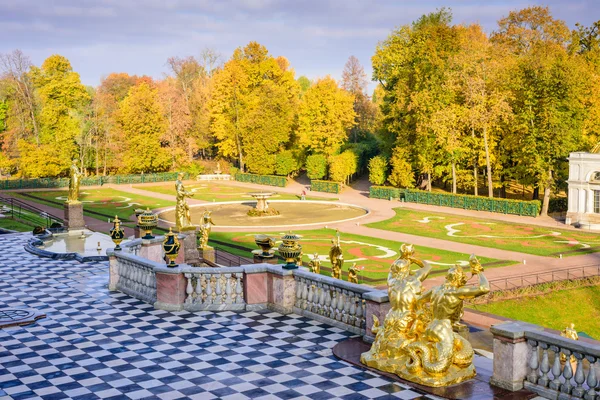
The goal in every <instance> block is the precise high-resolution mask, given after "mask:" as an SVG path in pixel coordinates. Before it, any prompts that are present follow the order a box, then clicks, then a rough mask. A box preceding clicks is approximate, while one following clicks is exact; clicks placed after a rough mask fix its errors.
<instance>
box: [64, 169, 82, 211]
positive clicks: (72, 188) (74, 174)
mask: <svg viewBox="0 0 600 400" xmlns="http://www.w3.org/2000/svg"><path fill="white" fill-rule="evenodd" d="M69 178H70V179H69V195H68V197H67V203H78V202H79V185H80V184H81V172H79V168H77V160H73V163H72V164H71V168H70V175H69Z"/></svg>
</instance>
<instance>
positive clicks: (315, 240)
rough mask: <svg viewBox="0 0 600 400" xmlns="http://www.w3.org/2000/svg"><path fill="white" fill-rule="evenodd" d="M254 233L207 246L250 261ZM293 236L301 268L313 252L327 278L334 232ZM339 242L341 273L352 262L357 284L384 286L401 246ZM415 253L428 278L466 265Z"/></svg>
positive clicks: (488, 261)
mask: <svg viewBox="0 0 600 400" xmlns="http://www.w3.org/2000/svg"><path fill="white" fill-rule="evenodd" d="M258 233H260V232H254V233H246V232H212V233H211V236H210V240H209V243H210V244H211V246H215V247H218V248H222V249H223V250H226V251H228V252H230V253H233V254H236V255H240V256H242V257H247V258H251V257H252V254H251V253H250V251H252V250H255V249H257V248H258V247H257V246H256V244H255V243H254V235H256V234H258ZM295 233H297V234H299V235H301V236H302V239H301V240H300V244H301V245H302V251H303V254H304V255H303V257H302V261H303V262H304V265H308V262H309V261H310V260H311V259H312V257H313V255H314V253H315V252H317V253H319V256H320V258H321V260H322V262H321V273H322V274H324V275H330V272H331V271H330V269H331V263H330V262H329V261H328V260H327V257H328V254H329V249H330V248H331V239H332V238H334V237H335V230H333V229H319V230H309V231H298V232H295ZM283 234H284V233H283V232H281V233H272V234H271V236H273V237H274V238H276V239H277V244H276V245H275V247H277V246H278V245H279V244H280V243H281V240H280V237H281V236H282V235H283ZM340 238H341V247H342V250H343V252H344V260H345V261H344V267H343V271H344V272H347V271H348V267H350V266H351V265H352V264H353V263H355V262H356V263H357V265H358V266H359V267H360V266H364V267H365V268H364V270H362V271H361V272H360V273H359V279H360V283H366V284H371V285H379V284H384V283H385V281H386V279H387V274H388V271H389V268H390V265H391V263H392V262H393V261H394V260H395V259H396V258H397V257H398V253H397V252H398V249H399V248H400V245H401V243H399V242H394V241H391V240H384V239H378V238H371V237H367V236H360V235H353V234H349V233H344V232H342V233H340ZM415 249H416V256H417V257H418V258H422V259H425V260H428V261H430V262H431V263H432V266H433V272H432V276H434V275H438V274H443V273H445V272H446V271H447V269H448V268H449V267H451V266H452V265H454V263H455V262H457V261H462V262H463V263H467V262H468V259H469V255H468V254H466V253H455V252H451V251H446V250H439V249H433V248H428V247H421V246H415ZM480 261H481V263H482V264H483V265H484V267H486V268H492V267H500V266H506V265H510V264H513V262H510V261H500V260H496V259H492V258H485V257H481V258H480Z"/></svg>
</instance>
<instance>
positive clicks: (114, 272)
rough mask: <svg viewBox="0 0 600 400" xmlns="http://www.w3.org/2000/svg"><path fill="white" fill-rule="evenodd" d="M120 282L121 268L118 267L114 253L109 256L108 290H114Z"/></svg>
mask: <svg viewBox="0 0 600 400" xmlns="http://www.w3.org/2000/svg"><path fill="white" fill-rule="evenodd" d="M117 283H119V270H118V267H117V258H116V257H115V256H114V255H110V256H108V290H110V291H111V292H114V291H116V290H117Z"/></svg>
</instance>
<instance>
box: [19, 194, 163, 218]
mask: <svg viewBox="0 0 600 400" xmlns="http://www.w3.org/2000/svg"><path fill="white" fill-rule="evenodd" d="M25 194H27V196H25ZM67 194H68V191H66V190H59V191H48V192H45V191H44V192H19V193H12V195H13V196H14V197H19V198H22V199H25V200H30V201H36V202H38V203H41V204H46V205H49V206H51V207H56V208H59V209H62V207H63V203H64V202H65V199H66V196H67ZM31 196H33V197H31ZM79 200H81V201H82V202H83V210H84V214H86V215H89V216H91V217H94V218H97V219H100V220H105V218H103V217H102V216H99V215H97V214H94V213H90V211H94V212H96V213H100V214H103V215H105V216H111V217H114V216H115V215H118V216H119V218H121V219H122V220H127V219H129V217H130V216H132V215H133V214H134V210H135V209H136V208H143V209H145V208H146V207H150V209H153V208H161V207H168V206H174V205H175V201H169V200H162V199H155V198H152V197H147V196H140V195H136V194H131V193H126V192H120V191H118V190H114V189H109V188H105V189H84V190H82V191H81V192H80V196H79Z"/></svg>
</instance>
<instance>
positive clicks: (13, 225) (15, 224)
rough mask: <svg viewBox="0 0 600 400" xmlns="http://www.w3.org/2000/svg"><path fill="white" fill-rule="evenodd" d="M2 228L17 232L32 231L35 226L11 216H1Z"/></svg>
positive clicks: (0, 225)
mask: <svg viewBox="0 0 600 400" xmlns="http://www.w3.org/2000/svg"><path fill="white" fill-rule="evenodd" d="M0 228H4V229H9V230H11V231H17V232H31V231H33V227H32V226H31V225H27V224H24V223H22V222H19V221H16V220H14V219H11V218H0Z"/></svg>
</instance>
